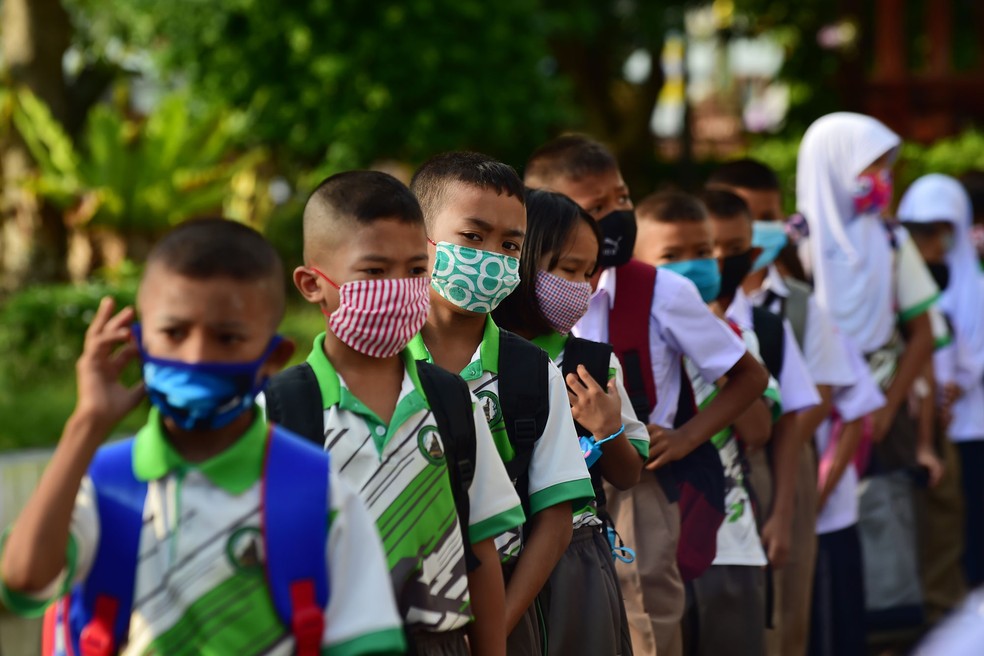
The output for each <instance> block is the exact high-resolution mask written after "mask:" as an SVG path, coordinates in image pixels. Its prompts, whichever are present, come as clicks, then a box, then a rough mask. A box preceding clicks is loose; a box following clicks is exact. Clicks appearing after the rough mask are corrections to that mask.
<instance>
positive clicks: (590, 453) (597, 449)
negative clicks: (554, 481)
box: [579, 424, 625, 468]
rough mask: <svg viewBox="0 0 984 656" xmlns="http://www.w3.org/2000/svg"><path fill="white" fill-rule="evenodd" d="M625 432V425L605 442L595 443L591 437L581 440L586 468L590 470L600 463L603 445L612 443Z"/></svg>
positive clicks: (604, 440)
mask: <svg viewBox="0 0 984 656" xmlns="http://www.w3.org/2000/svg"><path fill="white" fill-rule="evenodd" d="M624 432H625V424H622V427H621V428H619V429H618V430H617V431H615V432H614V433H612V434H611V435H609V436H608V437H606V438H605V439H603V440H598V441H597V442H595V441H594V440H593V439H591V438H590V437H582V438H580V439H579V442H580V443H581V455H582V456H584V464H585V466H587V467H588V468H590V467H591V466H592V465H593V464H595V463H596V462H598V458H600V457H601V445H602V444H604V443H605V442H610V441H612V440H614V439H615V438H616V437H618V436H619V435H621V434H622V433H624Z"/></svg>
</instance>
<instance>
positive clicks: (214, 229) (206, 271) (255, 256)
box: [147, 218, 284, 282]
mask: <svg viewBox="0 0 984 656" xmlns="http://www.w3.org/2000/svg"><path fill="white" fill-rule="evenodd" d="M155 264H159V265H161V266H163V267H165V268H166V269H167V270H168V271H172V272H174V273H177V274H179V275H182V276H184V277H186V278H192V279H194V280H209V279H212V278H231V279H233V280H241V281H250V282H251V281H254V280H261V279H263V278H278V279H279V278H280V277H282V276H283V268H284V267H283V262H282V261H281V260H280V255H278V254H277V251H276V250H275V249H274V248H273V246H272V245H271V244H270V242H268V241H267V240H266V239H264V238H263V235H261V234H260V233H258V232H257V231H256V230H253V229H252V228H250V227H249V226H247V225H245V224H243V223H239V222H237V221H230V220H228V219H221V218H206V219H192V220H190V221H185V222H184V223H181V224H179V225H178V226H177V227H176V228H174V229H172V230H171V231H170V232H168V233H167V234H166V235H164V237H163V238H161V240H160V241H158V242H157V243H156V244H155V245H154V247H153V248H152V249H151V251H150V254H149V255H148V256H147V268H150V267H151V265H155Z"/></svg>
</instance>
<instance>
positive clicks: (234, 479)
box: [0, 409, 404, 656]
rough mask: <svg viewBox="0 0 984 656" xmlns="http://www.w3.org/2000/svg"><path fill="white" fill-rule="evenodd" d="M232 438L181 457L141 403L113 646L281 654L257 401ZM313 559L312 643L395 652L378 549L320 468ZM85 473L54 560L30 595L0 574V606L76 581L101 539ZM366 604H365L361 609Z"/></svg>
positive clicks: (34, 602) (394, 626)
mask: <svg viewBox="0 0 984 656" xmlns="http://www.w3.org/2000/svg"><path fill="white" fill-rule="evenodd" d="M256 414H257V417H256V419H255V420H254V421H253V423H252V425H251V426H250V427H249V429H247V431H246V432H245V433H244V434H243V436H242V437H241V438H240V439H239V441H237V442H236V443H235V444H233V445H232V446H230V447H229V448H228V449H226V450H225V451H223V452H222V453H220V454H219V455H217V456H214V457H213V458H210V459H209V460H206V461H205V462H202V463H189V462H186V461H185V460H184V459H182V458H181V456H180V455H178V453H177V452H176V451H175V450H174V449H173V448H172V446H171V445H170V443H169V442H168V440H167V438H166V437H165V435H164V432H163V429H162V426H161V417H160V414H159V413H158V412H157V410H156V409H154V410H151V413H150V418H149V420H148V423H147V425H146V426H144V427H143V428H142V429H141V430H140V432H139V433H137V436H136V439H135V442H134V446H133V473H134V474H135V475H136V477H137V478H138V479H139V480H142V481H146V482H147V499H146V502H145V505H144V524H143V529H142V531H141V534H140V546H139V560H138V564H137V571H136V579H135V594H134V596H133V611H132V615H131V619H130V632H129V640H128V642H127V644H126V646H125V647H124V648H123V650H122V651H121V653H122V654H123V655H124V656H131V655H133V656H135V655H137V654H145V653H159V654H174V653H180V652H183V651H187V650H189V649H191V650H193V651H195V652H196V653H206V652H207V653H210V654H261V653H262V654H285V655H286V654H293V653H294V651H295V650H294V639H293V636H292V635H291V632H290V629H289V628H288V627H286V626H284V625H283V624H282V623H281V621H280V619H279V618H278V616H277V614H276V612H275V610H274V608H273V602H272V600H271V597H270V593H269V591H268V588H267V582H266V577H265V575H264V566H265V560H264V559H265V555H264V549H263V533H262V529H261V526H262V505H261V500H262V489H261V488H262V482H263V481H262V478H263V476H262V474H263V462H264V457H265V453H266V445H267V441H268V439H269V438H268V435H269V429H268V428H267V425H266V423H265V422H264V421H263V418H262V413H259V412H257V413H256ZM326 493H327V494H328V495H329V497H328V498H329V499H330V503H331V506H330V512H329V517H326V518H325V520H326V521H328V522H329V529H328V543H327V544H326V545H325V560H326V562H327V565H328V572H329V577H330V582H331V598H330V601H329V603H328V608H327V609H325V628H324V634H323V636H322V649H325V650H328V651H330V653H332V654H341V655H347V654H368V653H373V654H375V653H379V652H380V651H383V652H393V653H402V652H403V646H404V639H403V632H402V629H401V626H400V617H399V614H398V613H397V609H396V604H395V603H394V600H393V591H392V587H391V585H390V582H389V576H388V572H387V569H386V564H385V561H384V559H383V552H382V548H381V547H380V544H379V538H378V537H377V535H376V530H375V527H374V526H373V522H372V519H371V518H370V517H369V514H368V513H367V512H366V508H365V506H364V505H363V503H362V501H361V500H360V499H359V497H358V495H357V494H356V493H355V492H354V491H353V490H352V488H351V487H349V486H348V485H347V484H346V483H345V482H344V481H343V480H342V478H341V477H340V476H338V474H337V469H336V468H335V464H334V463H333V464H332V470H331V474H330V477H329V490H326ZM104 537H105V538H106V539H112V538H113V527H112V526H100V521H99V513H98V512H97V510H96V499H95V491H94V489H93V485H92V481H91V480H90V479H89V478H88V477H85V478H84V479H83V480H82V485H81V487H80V488H79V492H78V496H77V497H76V500H75V509H74V511H73V513H72V522H71V533H70V538H69V547H68V553H67V558H66V567H65V569H64V570H63V572H62V573H61V575H60V576H59V577H58V579H57V580H56V581H55V582H54V583H53V584H52V585H51V586H49V588H48V589H47V590H44V591H41V592H40V593H39V594H37V595H22V594H16V593H13V592H11V591H9V590H7V589H6V588H4V587H3V586H2V584H0V593H2V598H3V602H4V604H5V605H6V606H7V607H8V608H10V609H11V610H13V611H15V612H18V613H22V614H28V615H29V614H32V613H37V612H40V611H41V609H42V608H44V606H45V605H47V603H49V602H50V601H51V600H52V599H53V598H55V597H58V596H61V595H62V594H63V593H65V592H67V591H68V589H69V587H70V585H71V584H74V583H77V582H81V581H84V580H85V579H86V577H87V576H88V575H89V572H90V570H91V568H92V565H93V560H94V558H95V555H96V551H97V548H98V545H99V541H100V540H102V539H103V538H104ZM367 608H372V609H373V610H372V612H371V613H370V612H366V609H367Z"/></svg>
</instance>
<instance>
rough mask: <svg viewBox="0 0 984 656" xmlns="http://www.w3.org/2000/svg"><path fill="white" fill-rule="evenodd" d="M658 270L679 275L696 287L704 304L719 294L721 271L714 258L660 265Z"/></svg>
mask: <svg viewBox="0 0 984 656" xmlns="http://www.w3.org/2000/svg"><path fill="white" fill-rule="evenodd" d="M659 268H660V269H669V270H670V271H673V272H674V273H679V274H680V275H681V276H683V277H684V278H687V279H688V280H690V282H692V283H694V284H695V285H697V291H699V292H700V297H701V298H702V299H704V302H705V303H710V302H711V301H713V300H714V299H716V298H717V297H718V295H719V294H720V293H721V269H720V268H718V261H717V260H716V259H714V258H711V257H707V258H703V259H700V260H681V261H679V262H670V263H669V264H661V265H660V266H659Z"/></svg>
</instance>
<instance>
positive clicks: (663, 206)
mask: <svg viewBox="0 0 984 656" xmlns="http://www.w3.org/2000/svg"><path fill="white" fill-rule="evenodd" d="M635 213H636V218H637V219H639V220H640V221H657V222H659V223H684V222H693V223H700V222H701V221H706V220H707V208H705V207H704V204H703V203H701V202H700V200H699V199H697V198H696V197H694V196H691V195H690V194H686V193H683V192H682V191H660V192H657V193H655V194H650V195H648V196H646V197H645V198H643V199H642V202H640V203H639V204H638V205H636V208H635Z"/></svg>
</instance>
